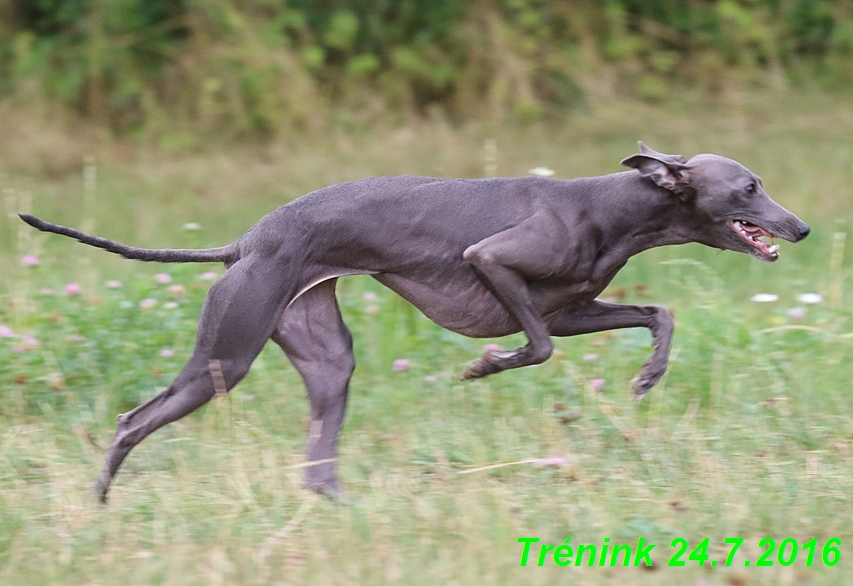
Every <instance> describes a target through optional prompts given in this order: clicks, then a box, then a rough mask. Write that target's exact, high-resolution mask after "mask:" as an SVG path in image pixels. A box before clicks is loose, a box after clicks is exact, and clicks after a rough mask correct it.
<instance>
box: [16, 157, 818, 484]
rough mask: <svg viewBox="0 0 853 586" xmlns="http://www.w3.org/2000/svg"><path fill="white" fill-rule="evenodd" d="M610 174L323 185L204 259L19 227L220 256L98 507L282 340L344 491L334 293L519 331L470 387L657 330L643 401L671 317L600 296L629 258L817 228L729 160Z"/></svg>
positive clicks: (480, 365) (345, 367)
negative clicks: (401, 302)
mask: <svg viewBox="0 0 853 586" xmlns="http://www.w3.org/2000/svg"><path fill="white" fill-rule="evenodd" d="M639 146H640V153H639V154H635V155H632V156H630V157H628V158H626V159H625V160H623V161H622V164H623V165H626V166H628V167H631V168H632V170H630V171H625V172H622V173H614V174H611V175H605V176H603V177H590V178H579V179H572V180H555V179H546V178H542V177H520V178H511V179H506V178H498V179H474V180H469V179H435V178H430V177H408V176H403V177H384V178H379V179H363V180H359V181H351V182H348V183H342V184H339V185H333V186H331V187H326V188H324V189H320V190H318V191H315V192H312V193H309V194H308V195H305V196H303V197H300V198H298V199H296V200H294V201H293V202H291V203H288V204H287V205H284V206H282V207H280V208H278V209H277V210H275V211H273V212H272V213H270V214H268V215H267V216H265V217H264V218H262V219H261V221H260V222H258V223H257V224H256V225H255V226H254V227H252V228H251V229H250V230H249V231H248V232H247V233H246V234H245V235H244V236H243V237H242V238H240V239H239V240H237V241H236V242H234V243H233V244H230V245H228V246H224V247H221V248H213V249H205V250H173V249H141V248H134V247H130V246H126V245H123V244H119V243H117V242H114V241H112V240H107V239H105V238H99V237H95V236H89V235H87V234H84V233H82V232H80V231H78V230H74V229H72V228H66V227H64V226H58V225H56V224H51V223H48V222H44V221H42V220H39V219H37V218H34V217H32V216H29V215H21V218H22V219H23V220H24V221H25V222H27V223H28V224H30V225H31V226H34V227H35V228H38V229H39V230H43V231H46V232H54V233H56V234H62V235H65V236H70V237H72V238H76V239H77V240H79V241H80V242H83V243H84V244H89V245H91V246H96V247H98V248H103V249H106V250H108V251H110V252H114V253H117V254H120V255H122V256H124V257H126V258H130V259H136V260H142V261H156V262H214V261H216V262H223V263H225V265H226V267H227V269H228V270H227V271H226V274H225V276H224V277H223V278H222V279H220V280H219V281H217V282H216V283H214V284H213V286H212V287H211V289H210V292H209V293H208V295H207V298H206V300H205V302H204V306H203V307H202V311H201V317H200V318H199V325H198V338H197V341H196V346H195V349H194V350H193V354H192V357H191V358H190V360H189V362H188V363H187V364H186V366H185V367H184V368H183V370H182V371H181V372H180V374H179V375H178V377H177V378H176V379H175V381H174V382H173V383H172V384H171V385H170V386H169V388H167V389H166V390H165V391H163V392H162V393H160V394H159V395H157V396H156V397H154V398H153V399H151V400H150V401H148V402H147V403H145V404H143V405H140V406H138V407H136V408H135V409H133V410H132V411H129V412H127V413H123V414H121V415H119V416H118V417H117V419H118V426H117V430H116V434H115V437H114V438H113V441H112V443H111V445H110V448H109V452H108V453H107V456H106V463H105V465H104V469H103V472H102V473H101V476H100V478H99V480H98V483H97V486H96V491H97V492H98V494H99V495H100V497H101V499H102V500H106V494H107V491H108V489H109V486H110V483H111V482H112V480H113V479H114V478H115V475H116V472H117V471H118V468H119V466H120V465H121V463H122V461H123V460H124V458H125V457H126V456H127V454H128V453H129V452H130V450H131V449H132V448H133V447H134V446H136V445H137V444H138V443H139V442H141V441H142V440H143V439H144V438H145V437H146V436H148V434H150V433H152V432H153V431H155V430H157V429H159V428H160V427H162V426H163V425H165V424H167V423H170V422H172V421H175V420H177V419H180V418H181V417H184V416H185V415H187V414H188V413H190V412H191V411H194V410H195V409H197V408H199V407H200V406H202V405H204V404H205V403H207V402H208V401H210V400H211V399H212V398H213V397H215V396H217V395H218V394H222V393H225V392H227V391H228V390H230V389H231V388H233V387H234V385H236V384H237V383H238V382H239V381H240V379H242V378H243V376H245V374H246V373H247V372H248V370H249V367H250V365H251V364H252V362H253V361H254V359H255V357H256V356H257V355H258V353H259V352H260V351H261V349H262V348H263V346H264V344H266V342H267V340H269V339H270V338H272V340H273V341H274V342H275V343H276V344H278V345H279V346H280V347H281V348H282V350H284V353H285V354H286V355H287V357H288V358H289V359H290V361H291V362H292V363H293V366H294V367H295V368H296V370H297V371H298V372H299V374H300V375H301V376H302V379H303V381H304V383H305V386H306V388H307V393H308V399H309V401H310V403H311V426H310V433H309V446H308V462H307V463H308V464H309V465H308V466H307V467H306V485H307V486H308V487H310V488H312V489H314V490H316V491H318V492H320V493H323V494H327V495H330V496H335V495H337V494H338V493H339V491H340V488H339V485H338V480H337V467H336V455H337V443H338V433H339V431H340V428H341V423H342V422H343V418H344V411H345V409H346V401H347V393H348V389H349V381H350V377H351V375H352V373H353V369H354V368H355V360H354V358H353V351H352V336H351V335H350V332H349V330H348V329H347V327H346V325H345V324H344V322H343V320H342V318H341V312H340V309H339V308H338V304H337V300H336V298H335V284H336V282H337V279H338V277H341V276H344V275H356V274H367V275H372V276H373V278H375V279H376V280H377V281H379V282H380V283H382V284H384V285H386V286H387V287H389V288H390V289H392V290H394V291H396V292H397V293H398V294H400V295H401V296H403V297H404V298H406V299H407V300H409V301H410V302H411V303H412V304H414V305H415V306H416V307H418V308H419V309H420V310H421V311H422V312H423V313H424V314H426V315H427V316H428V317H429V318H430V319H432V320H433V321H434V322H436V323H437V324H439V325H440V326H442V327H444V328H447V329H449V330H452V331H454V332H458V333H460V334H463V335H465V336H471V337H475V338H484V337H494V336H503V335H507V334H512V333H515V332H519V331H523V332H524V333H525V334H526V336H527V340H528V342H527V344H526V345H525V346H524V347H522V348H518V349H516V350H512V351H488V352H486V353H485V354H484V355H483V356H481V357H480V358H479V359H477V360H475V361H474V362H472V363H471V364H469V365H468V367H467V368H466V369H465V371H464V373H463V374H462V378H463V379H474V378H479V377H483V376H486V375H489V374H494V373H496V372H500V371H502V370H507V369H510V368H519V367H521V366H528V365H532V364H539V363H541V362H544V361H545V360H547V359H548V357H549V356H550V355H551V352H552V350H553V343H552V341H551V336H576V335H578V334H587V333H591V332H600V331H604V330H612V329H617V328H633V327H646V328H649V329H650V330H651V334H652V346H653V354H652V356H651V358H649V360H648V361H647V362H646V363H645V364H644V365H643V367H642V370H641V371H640V373H639V374H638V375H637V377H636V378H635V379H634V382H633V388H634V393H635V398H637V399H639V398H642V397H643V395H644V394H645V393H646V392H647V391H648V390H649V389H650V388H651V387H652V386H654V385H655V383H657V382H658V381H659V380H660V378H661V376H662V375H663V374H664V372H665V370H666V367H667V359H668V355H669V347H670V341H671V338H672V332H673V319H672V317H671V315H670V314H669V312H667V311H666V310H665V309H663V308H662V307H658V306H654V305H648V306H641V305H619V304H611V303H604V302H602V301H598V300H596V297H597V296H598V295H599V294H600V293H601V292H602V291H603V290H604V288H605V287H606V286H607V284H608V283H609V282H610V281H611V279H613V277H614V276H615V275H616V273H617V272H618V271H619V269H621V268H622V267H623V266H624V265H625V263H626V262H627V261H628V259H629V258H630V257H631V256H633V255H635V254H637V253H639V252H641V251H643V250H647V249H649V248H653V247H656V246H665V245H670V244H684V243H687V242H699V243H701V244H705V245H707V246H711V247H714V248H719V249H724V250H736V251H740V252H745V253H747V254H750V255H752V256H754V257H756V258H758V259H760V260H763V261H767V262H772V261H775V260H776V259H777V258H778V252H777V251H778V245H776V244H772V245H771V244H770V243H768V242H766V241H764V240H761V238H762V237H766V238H773V237H779V238H783V239H785V240H787V241H789V242H797V241H799V240H802V239H803V238H805V237H806V236H807V235H808V233H809V227H808V226H807V225H806V224H804V223H803V222H802V221H801V220H800V219H799V218H797V217H796V216H795V215H793V214H792V213H790V212H788V211H787V210H785V209H784V208H783V207H781V206H780V205H778V204H777V203H775V202H774V201H773V200H771V199H770V197H769V196H768V195H767V193H765V191H764V189H763V187H762V183H761V179H760V178H759V177H758V176H757V175H755V174H754V173H753V172H751V171H750V170H749V169H747V168H746V167H744V166H743V165H741V164H740V163H737V162H736V161H733V160H731V159H727V158H725V157H721V156H717V155H710V154H703V155H697V156H695V157H693V158H692V159H690V160H689V161H688V160H687V159H685V158H684V157H682V156H680V155H665V154H663V153H659V152H656V151H653V150H651V149H649V148H648V147H646V146H645V145H644V144H643V143H642V142H641V143H639Z"/></svg>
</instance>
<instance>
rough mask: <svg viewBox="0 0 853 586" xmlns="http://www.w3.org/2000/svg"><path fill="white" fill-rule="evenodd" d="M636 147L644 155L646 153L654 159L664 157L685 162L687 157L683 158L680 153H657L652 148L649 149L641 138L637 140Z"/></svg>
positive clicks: (676, 161)
mask: <svg viewBox="0 0 853 586" xmlns="http://www.w3.org/2000/svg"><path fill="white" fill-rule="evenodd" d="M637 147H639V149H640V152H641V153H643V154H644V155H648V156H650V157H654V158H656V159H666V160H669V161H673V162H675V163H686V162H687V159H685V158H684V157H683V156H682V155H665V154H664V153H659V152H657V151H656V150H654V149H650V148H649V147H648V146H647V145H646V143H644V142H643V141H642V140H638V141H637Z"/></svg>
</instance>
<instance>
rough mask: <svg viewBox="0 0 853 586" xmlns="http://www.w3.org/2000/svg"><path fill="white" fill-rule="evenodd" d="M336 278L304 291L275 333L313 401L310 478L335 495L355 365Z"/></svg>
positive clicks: (313, 486)
mask: <svg viewBox="0 0 853 586" xmlns="http://www.w3.org/2000/svg"><path fill="white" fill-rule="evenodd" d="M336 282H337V279H329V280H328V281H324V282H322V283H320V284H318V285H316V286H315V287H313V288H312V289H309V290H308V291H306V292H305V293H303V294H302V295H301V296H299V297H298V298H297V299H296V300H295V301H294V302H293V303H292V304H291V305H290V306H289V307H288V308H287V309H286V310H285V312H284V313H283V314H282V317H281V320H280V323H279V325H278V327H277V328H276V330H275V332H274V333H273V335H272V339H273V340H274V341H275V342H276V343H277V344H278V345H279V346H281V348H282V350H284V352H285V354H286V355H287V357H288V359H290V362H291V363H292V364H293V366H294V367H295V368H296V370H297V371H298V372H299V374H300V375H301V376H302V380H303V381H304V383H305V388H306V390H307V392H308V399H309V401H310V403H311V427H310V431H309V436H308V467H307V468H306V470H305V483H306V485H307V486H308V488H310V489H312V490H315V491H317V492H319V493H321V494H324V495H327V496H330V497H333V498H334V497H337V496H339V494H340V491H341V489H340V487H339V485H338V482H337V472H336V471H337V465H336V464H337V462H336V458H337V445H338V433H339V432H340V429H341V424H342V423H343V420H344V413H345V411H346V405H347V394H348V391H349V380H350V377H351V376H352V373H353V370H354V369H355V357H354V356H353V351H352V336H351V335H350V332H349V330H348V329H347V326H346V324H344V321H343V319H342V318H341V311H340V308H339V307H338V302H337V299H336V298H335V284H336Z"/></svg>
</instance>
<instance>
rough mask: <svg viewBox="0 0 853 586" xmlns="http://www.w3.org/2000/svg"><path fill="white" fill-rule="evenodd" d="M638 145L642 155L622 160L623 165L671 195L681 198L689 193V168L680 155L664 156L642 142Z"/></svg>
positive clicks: (685, 160)
mask: <svg viewBox="0 0 853 586" xmlns="http://www.w3.org/2000/svg"><path fill="white" fill-rule="evenodd" d="M639 145H640V150H641V151H643V152H642V154H639V155H631V156H630V157H628V158H626V159H623V160H622V164H623V165H625V166H626V167H631V168H632V169H636V170H637V171H639V172H640V174H641V175H642V176H643V177H648V178H649V179H651V180H652V181H654V182H655V184H656V185H658V186H659V187H663V188H664V189H668V190H669V191H671V192H673V193H676V194H678V195H681V196H684V195H686V194H688V193H689V191H690V169H691V167H690V165H688V164H687V159H685V158H684V157H682V156H681V155H664V154H662V153H659V152H657V151H653V150H652V149H650V148H649V147H647V146H646V145H644V144H643V143H642V142H640V143H639Z"/></svg>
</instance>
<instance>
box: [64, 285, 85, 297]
mask: <svg viewBox="0 0 853 586" xmlns="http://www.w3.org/2000/svg"><path fill="white" fill-rule="evenodd" d="M80 291H81V288H80V283H68V284H67V285H65V294H66V295H67V296H68V297H76V296H77V295H80Z"/></svg>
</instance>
